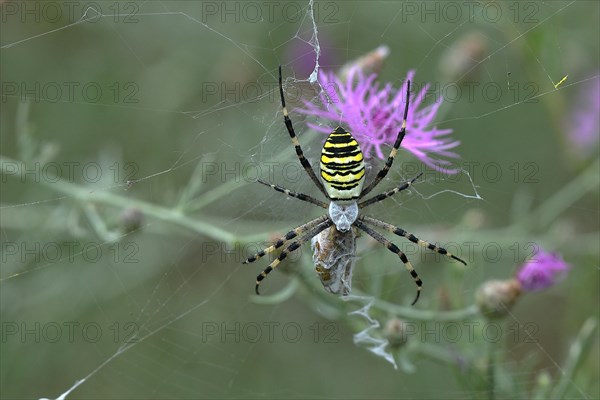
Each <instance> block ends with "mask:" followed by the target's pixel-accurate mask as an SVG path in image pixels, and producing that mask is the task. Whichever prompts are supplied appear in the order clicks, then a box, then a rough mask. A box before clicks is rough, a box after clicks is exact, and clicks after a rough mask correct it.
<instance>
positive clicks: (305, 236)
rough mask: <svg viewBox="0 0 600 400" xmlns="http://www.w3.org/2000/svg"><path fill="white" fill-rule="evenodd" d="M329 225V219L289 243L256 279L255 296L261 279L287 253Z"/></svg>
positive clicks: (331, 223)
mask: <svg viewBox="0 0 600 400" xmlns="http://www.w3.org/2000/svg"><path fill="white" fill-rule="evenodd" d="M331 225H333V221H332V220H330V219H327V220H326V221H325V222H322V223H321V224H319V225H317V226H316V227H315V228H313V229H312V230H311V231H310V232H308V233H307V234H305V235H304V236H302V237H301V238H299V239H298V240H295V241H293V242H292V243H290V245H289V246H287V247H286V248H285V249H283V251H282V252H281V254H280V255H279V257H277V258H276V259H275V260H273V262H271V264H269V266H268V267H267V268H265V269H264V271H263V272H261V273H260V274H259V275H258V276H257V277H256V288H255V290H256V294H260V293H259V292H258V286H259V285H260V282H261V281H262V280H263V279H265V278H266V277H267V275H269V273H271V271H273V270H274V269H275V268H276V267H277V266H278V265H279V263H281V261H283V260H284V259H285V258H286V257H287V255H288V254H289V253H291V252H292V251H294V250H296V249H298V248H299V247H300V246H301V245H302V244H303V243H305V242H307V241H308V240H310V239H311V238H312V237H314V236H316V235H318V234H319V233H320V232H321V231H324V230H325V229H327V228H329V227H330V226H331Z"/></svg>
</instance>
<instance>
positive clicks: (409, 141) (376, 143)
mask: <svg viewBox="0 0 600 400" xmlns="http://www.w3.org/2000/svg"><path fill="white" fill-rule="evenodd" d="M414 75H415V73H414V71H410V72H409V73H408V74H407V76H406V79H405V80H404V83H403V84H402V86H401V88H399V89H395V88H393V86H392V84H391V83H387V84H385V85H380V84H379V83H378V82H376V78H377V75H376V74H374V73H373V74H370V75H365V74H364V73H363V72H362V70H361V69H360V68H351V69H350V70H349V71H348V73H347V75H346V76H345V78H344V80H342V79H340V78H338V77H337V76H336V75H335V74H334V73H333V72H323V71H322V70H321V71H320V73H319V83H320V84H321V87H322V88H323V91H322V92H321V93H320V96H319V97H320V102H319V103H318V104H316V103H314V102H310V101H305V102H304V106H305V108H303V109H300V110H297V111H298V112H300V113H303V114H306V115H314V116H316V117H319V118H323V119H326V120H329V121H331V122H332V123H331V125H332V126H334V125H343V126H344V127H346V128H347V129H349V130H350V131H351V132H352V134H353V135H354V137H355V138H356V139H357V140H358V141H359V143H360V145H361V148H362V150H363V152H364V153H365V156H366V157H369V156H370V155H371V154H372V153H374V154H375V156H377V157H378V158H381V159H385V158H387V154H385V151H384V145H389V146H391V145H393V144H394V141H395V140H396V137H397V135H398V131H399V130H400V128H401V126H402V120H403V118H404V105H405V102H406V85H407V81H408V80H411V81H412V80H413V79H414ZM428 88H429V85H425V86H424V87H422V88H421V90H420V91H418V93H416V94H411V100H410V105H409V110H408V118H407V129H406V136H405V138H404V141H403V142H402V147H403V148H404V149H406V150H408V151H409V152H411V153H412V154H414V155H415V156H416V157H417V158H418V159H419V160H421V161H422V162H423V163H425V164H426V165H427V166H429V167H431V168H435V169H437V170H440V171H444V172H448V173H456V172H457V170H456V169H455V168H452V162H451V161H450V160H449V159H452V158H457V157H458V154H456V153H454V152H452V151H450V149H453V148H454V147H456V146H458V145H459V144H460V142H459V141H457V140H454V139H452V138H449V137H448V135H450V134H451V133H452V129H438V128H436V127H435V126H433V125H432V123H433V120H434V118H435V116H436V113H437V112H438V109H439V107H440V105H441V104H442V99H441V97H440V98H439V99H437V100H436V101H435V102H434V103H433V104H430V105H426V106H424V105H423V103H424V100H425V95H426V94H427V91H428ZM308 125H309V126H310V127H311V128H313V129H314V130H316V131H319V132H323V133H327V134H329V133H331V127H330V126H329V125H328V126H323V125H319V124H314V123H308Z"/></svg>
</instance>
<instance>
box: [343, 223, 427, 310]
mask: <svg viewBox="0 0 600 400" xmlns="http://www.w3.org/2000/svg"><path fill="white" fill-rule="evenodd" d="M354 226H356V227H357V228H359V229H361V230H363V231H364V232H365V233H366V234H367V235H369V236H371V237H372V238H373V239H375V240H377V241H378V242H379V243H381V244H382V245H384V246H385V247H386V248H387V249H388V250H389V251H391V252H392V253H394V254H396V255H397V256H398V257H400V261H402V263H404V266H405V267H406V269H407V270H408V272H409V273H410V276H412V278H413V279H414V280H415V284H416V285H417V296H416V297H415V299H414V300H413V302H412V303H411V305H413V306H414V305H415V303H416V302H417V300H419V296H420V295H421V288H422V287H423V281H421V278H419V275H418V274H417V271H415V269H414V268H413V266H412V264H411V263H410V261H408V258H406V254H404V253H403V252H402V251H401V250H400V249H399V248H398V246H396V245H395V244H394V243H392V242H390V241H389V240H387V239H386V238H384V237H383V236H382V235H381V234H380V233H379V232H376V231H374V230H373V229H371V228H369V227H368V226H366V225H365V224H364V223H363V222H361V220H360V219H357V220H356V221H354Z"/></svg>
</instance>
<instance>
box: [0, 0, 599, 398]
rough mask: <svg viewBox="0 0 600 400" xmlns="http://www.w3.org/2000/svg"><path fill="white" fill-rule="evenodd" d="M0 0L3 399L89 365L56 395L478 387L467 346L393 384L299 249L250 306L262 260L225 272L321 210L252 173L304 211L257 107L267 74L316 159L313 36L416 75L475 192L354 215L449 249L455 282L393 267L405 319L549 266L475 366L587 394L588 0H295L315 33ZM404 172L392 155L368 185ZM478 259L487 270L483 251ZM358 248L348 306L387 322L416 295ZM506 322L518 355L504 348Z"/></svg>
mask: <svg viewBox="0 0 600 400" xmlns="http://www.w3.org/2000/svg"><path fill="white" fill-rule="evenodd" d="M449 4H450V5H449ZM0 5H1V7H2V26H1V34H2V39H1V45H2V49H1V53H0V54H1V56H2V60H1V66H0V73H1V80H2V93H1V94H2V103H1V106H2V111H1V121H0V124H1V132H2V133H1V137H0V145H1V148H2V150H1V155H2V175H1V176H2V182H1V183H2V191H1V194H0V201H1V214H0V216H1V218H2V220H1V235H2V237H1V241H2V268H1V271H0V272H1V276H0V279H1V282H0V291H1V294H0V296H1V311H2V315H1V320H2V341H1V343H0V346H1V353H2V358H1V361H0V362H1V375H0V377H1V386H0V388H1V391H2V397H3V398H39V397H49V398H55V397H57V396H59V395H61V394H62V393H64V392H66V391H67V390H68V389H69V388H70V387H72V386H73V385H74V384H75V382H76V381H78V380H80V379H83V378H85V377H87V376H88V375H89V374H91V375H90V376H89V377H88V379H87V380H86V381H85V382H84V383H82V384H81V385H80V386H79V387H78V388H77V389H75V391H74V392H72V393H71V395H70V396H69V397H72V398H180V397H181V398H184V397H185V398H190V397H191V398H194V397H226V398H238V397H239V398H257V397H261V398H270V397H276V398H283V397H293V398H306V397H314V398H323V397H343V398H480V397H486V396H487V393H486V392H485V391H484V390H482V389H481V387H480V386H478V384H477V382H474V381H477V378H473V377H471V376H470V375H469V374H470V373H471V372H470V371H471V370H470V369H469V368H467V367H464V365H462V364H461V361H460V360H461V359H462V358H461V357H462V355H461V354H462V353H463V352H468V351H469V350H468V349H469V346H470V345H471V348H472V349H480V348H481V347H479V346H480V345H481V340H478V341H477V342H478V343H476V344H475V343H472V344H469V343H468V341H467V343H463V346H455V345H453V344H452V343H444V342H445V341H444V338H443V337H442V339H441V340H438V338H429V339H427V340H423V342H427V341H434V342H437V344H438V345H439V346H440V347H442V348H446V349H448V351H449V353H453V352H454V353H456V360H455V362H454V363H452V362H449V363H447V364H444V363H440V362H439V360H437V359H436V358H435V357H427V356H426V355H423V354H418V355H414V356H412V357H410V359H411V363H412V365H413V367H414V373H409V372H407V370H406V368H405V369H401V370H395V369H394V368H393V367H392V366H391V365H390V364H389V363H388V362H386V361H385V360H384V359H383V358H381V357H377V356H375V355H374V354H372V353H370V352H368V351H366V349H364V348H362V347H359V346H356V345H355V344H354V343H353V335H354V334H355V333H356V332H357V331H358V330H360V329H361V327H364V326H362V325H361V322H360V321H358V320H356V319H352V318H348V317H347V314H346V317H340V314H339V313H336V312H333V311H332V310H335V309H336V307H338V306H339V304H338V303H332V304H334V305H330V306H329V307H330V308H327V303H328V302H334V299H330V297H331V298H333V296H330V295H327V294H325V292H324V291H323V290H322V289H321V288H320V287H318V280H317V278H316V277H315V276H314V274H313V273H312V271H311V269H312V265H311V254H310V250H309V246H308V245H306V246H305V247H304V248H303V251H302V252H301V253H300V252H298V254H295V255H294V256H292V257H290V258H291V261H290V262H286V264H285V266H282V267H281V268H280V269H278V270H277V271H275V272H274V273H272V274H271V275H269V279H268V280H267V281H266V282H265V284H264V285H262V293H263V294H264V295H265V297H264V298H263V297H261V299H262V300H259V299H256V297H254V295H253V286H254V280H255V277H256V275H257V273H259V272H260V271H261V270H262V269H264V268H265V267H266V265H267V263H266V261H265V260H262V262H258V263H256V264H251V265H249V266H248V265H242V264H241V261H242V260H243V259H245V257H247V256H248V255H249V254H250V253H252V252H253V251H255V249H256V248H257V247H258V246H260V245H262V244H264V243H266V242H268V241H270V240H272V239H273V238H274V237H276V236H277V235H278V234H282V233H285V232H286V231H287V230H289V229H290V228H291V227H293V226H297V225H299V224H301V223H302V222H304V221H306V220H308V219H309V218H310V217H313V216H317V215H318V213H319V210H317V209H316V207H313V206H311V205H306V204H304V203H301V202H298V201H296V200H294V199H286V197H285V196H283V195H281V194H279V193H276V192H274V191H269V190H268V189H267V188H265V187H263V186H261V185H258V184H255V183H253V182H252V179H253V177H255V176H256V174H259V175H260V176H261V177H262V178H263V179H267V180H272V181H274V182H276V183H278V184H281V185H283V186H286V187H289V188H290V189H294V190H298V191H301V192H304V193H307V194H311V195H314V196H318V192H317V190H315V188H314V187H313V186H312V184H311V182H310V181H309V180H308V179H307V178H306V177H305V176H304V175H302V173H301V172H303V171H301V170H300V169H299V168H298V164H297V160H296V159H295V155H294V151H293V149H292V147H291V145H290V142H289V138H288V135H287V133H286V132H285V126H284V124H283V121H282V118H281V112H280V104H278V102H279V100H278V95H277V91H276V90H275V88H276V86H275V85H276V76H277V75H276V71H277V66H278V65H279V64H282V65H283V71H284V79H285V87H286V93H287V96H288V99H289V102H290V105H289V106H288V108H289V109H290V110H291V116H292V119H293V121H294V124H295V127H296V130H297V132H298V135H299V137H300V140H301V142H302V144H303V146H304V151H305V153H306V154H307V156H308V158H309V159H310V160H311V161H312V162H313V164H315V161H316V160H318V155H319V152H320V147H321V144H322V141H323V137H322V136H319V135H318V134H316V133H314V132H311V131H310V130H309V129H308V128H307V127H306V122H307V121H309V120H310V121H313V122H314V119H313V118H307V117H305V116H303V115H300V114H298V113H296V112H294V108H295V107H296V106H298V105H300V104H301V103H300V102H299V100H300V98H303V99H305V100H311V99H313V98H314V97H315V95H316V93H317V91H318V90H319V87H318V85H316V84H310V83H309V82H308V77H309V75H310V72H311V71H312V69H313V67H314V60H315V52H314V49H315V46H316V43H317V42H316V39H318V43H319V49H320V52H321V53H320V64H321V67H322V68H324V69H338V68H340V67H342V66H343V65H345V64H346V63H347V62H350V61H352V60H354V59H356V58H358V57H361V56H363V55H365V54H366V53H368V52H370V51H372V50H373V49H375V48H377V47H378V46H380V45H382V44H384V45H387V46H388V47H389V49H390V56H389V57H388V58H387V59H386V60H385V62H384V65H383V67H382V68H381V72H380V75H379V78H378V80H379V82H381V83H385V82H391V83H392V84H394V86H395V87H399V85H400V83H401V82H402V80H403V79H404V78H405V76H406V73H407V71H408V70H411V69H415V70H416V71H417V74H416V83H417V84H418V85H419V86H421V85H423V84H424V83H427V82H429V83H431V84H432V85H433V87H432V92H431V93H432V94H433V95H443V96H444V98H445V100H446V101H444V103H443V105H442V107H441V109H440V111H439V113H438V118H437V119H436V121H435V124H436V125H437V126H438V127H440V128H451V129H452V130H453V137H454V138H456V139H458V140H460V141H461V145H460V146H459V147H458V148H457V152H458V153H459V154H460V156H461V159H460V160H457V161H456V163H457V166H459V167H462V168H464V169H467V170H469V171H470V172H471V174H470V177H471V180H472V182H471V180H470V179H469V176H468V175H467V174H465V173H461V174H460V175H459V176H458V177H448V176H441V175H439V174H435V173H432V172H431V171H429V172H428V173H426V175H425V179H423V180H422V182H421V183H419V184H418V185H417V186H416V190H415V191H412V192H411V193H406V194H403V195H402V196H398V197H397V198H394V199H390V200H388V201H386V202H384V203H381V204H379V205H377V206H375V207H373V209H372V210H370V214H372V215H374V216H377V217H379V218H381V219H384V220H386V221H388V222H390V223H394V224H397V225H399V226H402V227H403V228H405V229H407V230H408V231H411V232H414V233H415V234H418V235H419V236H420V237H422V238H423V239H427V240H430V241H432V242H439V243H442V244H449V243H454V244H456V246H455V247H458V248H459V249H460V250H462V251H463V252H464V253H462V254H463V255H465V257H467V258H468V261H469V266H468V267H467V268H466V269H460V268H458V267H457V266H456V265H455V264H453V263H448V262H446V261H445V260H443V259H440V258H436V257H433V256H426V253H422V252H420V251H414V252H413V255H412V257H411V259H412V260H413V264H414V265H415V268H416V269H417V270H418V271H419V274H420V275H421V277H422V279H423V280H424V282H425V287H424V292H423V296H422V298H421V301H420V302H419V303H418V304H417V306H416V309H417V310H424V311H427V310H433V309H440V310H452V309H459V308H464V307H468V306H469V305H471V304H472V303H473V296H474V292H475V291H476V289H477V287H478V286H479V285H480V284H481V283H482V282H484V281H485V280H487V279H491V278H498V279H505V278H509V277H511V276H512V275H513V274H514V272H515V270H516V269H517V267H518V265H519V264H521V263H522V262H523V261H524V259H525V258H526V256H527V255H529V254H530V250H531V246H530V245H529V243H535V244H536V245H539V246H541V247H543V248H545V249H547V250H549V251H556V252H559V253H560V254H561V255H562V256H563V257H564V258H565V260H566V261H567V262H568V263H570V264H571V265H572V266H573V268H572V270H571V271H570V273H569V274H568V276H567V277H566V279H565V280H564V281H563V282H561V283H560V284H558V285H557V286H556V287H554V288H552V289H549V290H547V291H544V292H541V293H537V294H530V295H527V296H524V297H523V298H522V299H521V300H520V301H519V303H518V304H517V305H516V306H515V308H514V309H513V311H512V313H511V315H510V316H509V317H507V319H506V320H504V321H502V322H501V323H500V325H499V326H501V327H502V329H503V333H502V335H501V339H500V341H499V343H498V344H496V345H497V347H496V349H497V351H496V352H497V354H498V357H499V359H498V363H499V365H500V367H501V368H504V369H506V370H509V371H512V372H513V374H512V375H510V374H509V375H507V376H503V378H502V379H505V380H509V381H511V382H514V386H518V387H519V390H522V391H523V392H522V393H528V391H529V390H531V388H533V387H537V386H539V385H540V381H543V380H544V379H548V380H549V381H550V384H549V385H550V386H551V387H552V386H554V384H555V383H556V382H558V381H559V380H560V379H561V377H564V376H565V371H567V370H568V371H574V372H573V375H572V376H571V375H569V376H568V377H567V378H568V379H567V387H566V389H565V391H564V392H563V395H564V396H567V397H569V398H597V397H598V396H599V387H598V382H597V376H598V372H599V371H598V370H599V363H598V337H597V331H594V333H593V337H592V339H591V342H589V343H588V346H591V347H587V348H586V352H585V354H583V355H582V356H581V357H580V358H578V359H577V365H575V366H572V367H573V368H571V369H569V365H565V364H568V362H567V361H568V360H569V358H568V354H569V351H570V350H569V349H570V348H571V347H570V346H571V345H572V343H573V340H575V338H576V336H577V335H578V332H579V331H580V329H581V326H582V324H583V323H584V321H586V320H587V319H588V318H589V317H591V316H596V317H597V316H598V301H597V300H598V295H599V286H598V282H599V280H598V270H599V269H598V259H599V245H598V239H599V238H598V228H599V214H598V174H599V171H598V155H599V151H598V136H599V133H598V118H599V117H598V111H597V108H594V107H597V103H596V106H594V99H595V100H596V101H597V100H598V96H599V94H598V85H599V83H598V82H599V54H600V52H599V48H600V45H599V40H600V39H599V37H600V32H599V19H598V16H599V12H600V8H599V5H598V3H597V2H591V1H577V2H561V1H552V2H495V3H488V2H476V4H474V5H473V7H474V8H470V7H471V6H467V5H465V4H463V3H460V2H449V3H448V2H433V1H431V2H424V3H421V2H366V1H364V2H361V1H358V2H341V1H318V2H315V3H314V5H313V9H312V11H313V18H314V24H313V18H311V14H310V12H309V3H307V2H278V1H275V2H249V3H248V2H233V1H232V2H196V1H188V2H158V1H156V2H155V1H150V2H113V1H111V2H96V3H79V2H71V3H60V2H10V1H9V2H2V3H1V4H0ZM315 28H316V29H315ZM317 31H318V35H316V36H315V33H316V32H317ZM567 75H568V78H567V79H566V80H565V81H563V82H562V83H560V84H559V85H557V84H558V83H559V82H560V81H561V80H562V78H563V77H565V76H567ZM469 88H471V89H469ZM456 90H460V92H458V94H457V93H456V92H455V91H456ZM432 98H433V97H432ZM430 101H431V100H430ZM582 115H583V116H582ZM324 123H326V122H324ZM590 126H591V128H590ZM586 129H587V131H590V129H591V131H592V134H591V136H587V137H584V138H583V139H577V137H578V136H577V135H579V134H581V132H582V131H584V130H586ZM408 134H410V132H409V133H408ZM403 161H404V162H405V164H404V165H405V166H404V167H403V164H402V162H403ZM370 162H371V163H372V164H371V165H372V166H374V169H376V168H377V166H379V165H381V163H382V161H380V160H376V159H374V158H371V159H370ZM415 162H416V160H415V159H414V158H413V157H411V156H410V155H409V154H408V153H407V152H403V151H401V152H400V157H398V158H397V161H396V164H395V165H394V168H393V170H394V172H393V173H391V174H390V175H389V176H388V177H389V178H388V179H386V181H385V182H384V183H383V184H382V185H381V186H380V187H381V190H383V189H391V188H392V187H393V186H394V184H397V183H398V182H399V181H402V180H404V179H406V178H407V177H410V176H412V175H411V173H410V171H409V169H410V168H409V167H411V166H412V168H413V170H414V168H415V165H418V164H415ZM411 163H412V164H411ZM419 168H420V167H419ZM25 169H26V170H27V171H29V172H28V173H26V172H25ZM498 174H500V175H498ZM56 175H58V176H56ZM476 194H479V195H480V196H481V198H482V199H477V198H475V197H476ZM396 239H398V240H396ZM394 241H395V242H396V243H400V242H401V241H400V240H399V238H394ZM473 242H474V243H476V244H477V247H475V251H474V253H473V254H472V256H471V255H469V256H467V255H466V254H467V253H466V247H468V245H469V244H468V243H473ZM465 243H467V245H465ZM490 243H493V244H494V247H493V249H496V248H497V247H499V248H501V254H498V256H496V255H494V254H488V253H486V252H485V251H483V249H484V247H485V245H486V244H490ZM496 244H497V246H496ZM449 247H451V246H449ZM359 249H360V252H359V260H358V262H357V265H356V271H355V279H354V288H355V290H357V293H359V292H360V293H365V294H371V295H374V296H375V297H377V298H381V299H385V300H386V301H389V302H390V303H392V304H398V305H404V306H408V304H409V303H410V301H411V300H412V296H413V295H414V290H415V289H414V283H413V282H412V280H411V279H410V277H409V276H408V274H407V273H406V272H405V271H404V268H403V267H402V266H401V265H400V263H399V262H398V260H397V259H396V258H394V257H393V256H392V255H391V254H389V253H388V252H387V251H386V250H385V249H384V248H383V247H381V246H376V245H374V244H373V243H372V242H370V241H369V240H367V239H364V238H363V239H361V240H360V244H359ZM493 249H492V250H490V252H492V251H493ZM298 271H302V272H298ZM304 276H306V279H304ZM290 282H296V283H299V284H295V283H292V284H290ZM307 282H309V283H307ZM312 284H315V286H311V285H312ZM289 285H292V286H289ZM281 290H284V292H283V294H282V293H281V292H280V291H281ZM286 293H288V294H292V295H291V296H287V295H286ZM276 294H277V296H279V295H281V296H280V297H281V298H278V297H275V298H273V297H269V296H270V295H276ZM327 296H329V297H327ZM264 303H267V304H264ZM338 311H339V308H338ZM373 316H374V317H375V318H376V319H377V320H379V321H380V323H382V324H384V323H385V321H386V320H387V319H388V318H390V317H391V314H386V313H385V312H383V311H382V310H381V309H380V310H377V312H374V313H373ZM431 323H432V326H434V328H431V329H433V330H434V331H435V330H436V329H437V330H438V332H439V329H440V328H439V326H438V327H437V328H436V327H435V325H434V324H435V319H432V320H431ZM515 324H516V325H515ZM527 324H531V325H529V326H534V327H535V329H534V330H535V332H534V333H533V335H534V336H535V343H530V342H529V341H527V340H524V339H523V337H522V336H521V337H519V338H516V339H515V337H516V336H515V332H521V334H522V330H521V328H522V327H523V326H525V325H527ZM515 326H516V327H517V328H515ZM257 335H258V336H257ZM374 335H375V336H377V335H379V337H381V332H380V330H379V331H378V330H375V333H374ZM442 336H443V335H442ZM417 339H418V340H419V339H420V338H417ZM463 339H464V338H463ZM440 341H441V342H440ZM461 365H462V367H461ZM477 366H478V365H477V363H475V364H474V367H475V368H476V367H477ZM521 368H523V369H521ZM473 374H474V375H473V376H476V375H477V374H476V373H473ZM461 376H462V378H461ZM477 376H478V375H477ZM457 377H458V379H457ZM502 379H500V380H502ZM469 381H471V382H469ZM505 383H506V382H503V383H502V384H505ZM542 384H543V382H542ZM508 386H510V384H508ZM506 393H509V392H502V391H499V392H498V393H497V396H498V398H503V397H507V398H508V397H510V396H509V395H507V394H506ZM513 393H514V392H513ZM542 397H543V396H542Z"/></svg>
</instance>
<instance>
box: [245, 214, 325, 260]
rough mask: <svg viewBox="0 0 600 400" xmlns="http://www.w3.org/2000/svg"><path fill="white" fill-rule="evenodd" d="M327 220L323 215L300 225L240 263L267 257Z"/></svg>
mask: <svg viewBox="0 0 600 400" xmlns="http://www.w3.org/2000/svg"><path fill="white" fill-rule="evenodd" d="M328 218H329V216H327V215H323V216H322V217H319V218H316V219H313V220H312V221H309V222H307V223H305V224H303V225H300V226H299V227H297V228H295V229H292V230H291V231H289V232H288V233H286V234H285V235H284V236H282V237H280V238H279V239H277V241H276V242H275V243H274V244H273V245H272V246H269V247H267V248H266V249H263V250H261V251H259V252H258V253H256V254H254V255H253V256H251V257H248V259H246V261H244V262H242V264H250V263H253V262H254V261H256V260H258V259H259V258H261V257H264V256H265V255H267V254H269V253H272V252H273V251H275V250H277V249H278V248H280V247H281V246H283V245H284V244H285V243H286V242H288V241H290V240H292V239H293V238H295V237H296V236H298V235H302V234H303V233H305V232H306V231H308V230H309V229H311V228H313V227H314V226H315V225H318V224H320V223H323V222H324V221H325V220H327V219H328Z"/></svg>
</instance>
